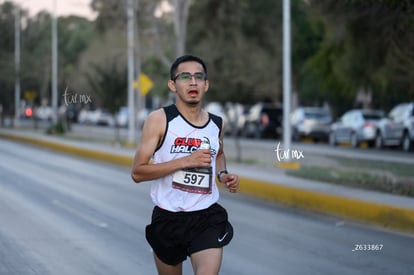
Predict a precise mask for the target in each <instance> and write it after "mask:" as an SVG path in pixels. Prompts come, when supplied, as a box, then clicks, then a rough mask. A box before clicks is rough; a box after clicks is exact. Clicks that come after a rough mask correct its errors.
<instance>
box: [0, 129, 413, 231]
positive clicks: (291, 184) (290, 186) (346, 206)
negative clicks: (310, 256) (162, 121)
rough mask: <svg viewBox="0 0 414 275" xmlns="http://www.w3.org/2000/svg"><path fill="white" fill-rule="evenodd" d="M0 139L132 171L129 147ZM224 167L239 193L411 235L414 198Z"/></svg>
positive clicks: (24, 133)
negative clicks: (237, 184)
mask: <svg viewBox="0 0 414 275" xmlns="http://www.w3.org/2000/svg"><path fill="white" fill-rule="evenodd" d="M0 138H4V139H9V140H15V141H18V142H24V143H29V144H32V145H36V146H41V147H46V148H50V149H53V150H57V151H61V152H64V153H68V154H73V155H77V156H81V157H87V158H91V159H97V160H101V161H105V162H110V163H114V164H118V165H122V166H127V167H131V165H132V160H133V156H134V153H135V149H134V148H126V147H121V146H119V145H118V146H116V145H111V144H106V143H99V142H91V141H88V140H85V141H76V140H71V139H67V138H64V137H59V136H48V135H45V134H43V132H39V131H38V132H36V131H28V130H14V129H4V128H0ZM226 152H227V151H226ZM258 153H259V154H260V152H258ZM227 166H228V170H230V171H232V172H234V173H236V174H238V175H239V177H240V181H241V183H240V189H239V192H240V193H243V194H247V195H251V196H255V197H258V198H263V199H267V200H271V201H275V202H278V203H282V204H285V205H289V206H292V207H297V208H303V209H307V210H311V211H317V212H321V213H326V214H330V215H335V216H338V217H343V218H346V219H351V220H355V221H359V222H364V223H369V224H375V225H377V226H382V227H386V228H390V229H393V230H399V231H404V232H408V233H410V234H414V199H413V198H409V197H403V196H398V195H391V194H385V193H380V192H375V191H367V190H361V189H355V188H348V187H343V186H339V185H335V184H328V183H321V182H315V181H311V180H306V179H300V178H295V177H291V176H288V175H286V173H285V171H284V170H283V169H279V168H276V167H259V166H255V165H243V164H236V163H228V165H227Z"/></svg>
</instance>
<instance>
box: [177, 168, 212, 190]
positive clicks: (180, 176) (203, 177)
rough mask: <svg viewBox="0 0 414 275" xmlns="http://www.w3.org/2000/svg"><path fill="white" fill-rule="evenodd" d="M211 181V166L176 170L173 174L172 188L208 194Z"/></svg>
mask: <svg viewBox="0 0 414 275" xmlns="http://www.w3.org/2000/svg"><path fill="white" fill-rule="evenodd" d="M211 182H212V168H211V167H197V168H187V169H183V170H178V171H177V172H175V173H174V174H173V183H172V185H173V188H176V189H180V190H182V191H186V192H189V193H198V194H210V193H211Z"/></svg>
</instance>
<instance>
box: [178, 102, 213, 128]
mask: <svg viewBox="0 0 414 275" xmlns="http://www.w3.org/2000/svg"><path fill="white" fill-rule="evenodd" d="M175 105H176V106H177V109H178V111H179V112H180V113H181V115H183V116H184V117H185V119H187V120H188V121H190V122H191V123H193V124H195V125H198V124H203V123H205V121H206V114H205V112H203V109H202V108H201V103H197V104H186V103H183V102H177V103H176V104H175Z"/></svg>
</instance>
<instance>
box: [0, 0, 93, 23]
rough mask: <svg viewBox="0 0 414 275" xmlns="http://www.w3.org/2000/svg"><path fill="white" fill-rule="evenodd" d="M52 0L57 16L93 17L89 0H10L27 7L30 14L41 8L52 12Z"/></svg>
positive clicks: (0, 0) (1, 0)
mask: <svg viewBox="0 0 414 275" xmlns="http://www.w3.org/2000/svg"><path fill="white" fill-rule="evenodd" d="M54 1H56V13H57V14H58V15H59V16H62V15H64V16H67V15H72V14H73V15H78V16H83V17H87V18H89V19H94V18H95V15H94V14H93V12H92V10H91V8H90V7H89V4H90V2H91V0H12V2H14V3H18V4H20V6H22V7H23V8H25V9H27V10H28V11H29V14H30V16H33V15H35V14H37V13H38V12H39V11H41V10H46V11H48V12H50V13H52V10H53V2H54ZM0 2H4V0H0Z"/></svg>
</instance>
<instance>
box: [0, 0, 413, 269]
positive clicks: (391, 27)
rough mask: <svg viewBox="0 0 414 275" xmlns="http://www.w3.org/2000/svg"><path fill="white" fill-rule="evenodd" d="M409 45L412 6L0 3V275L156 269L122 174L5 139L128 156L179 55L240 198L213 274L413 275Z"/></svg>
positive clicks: (139, 207) (143, 195)
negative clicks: (196, 80)
mask: <svg viewBox="0 0 414 275" xmlns="http://www.w3.org/2000/svg"><path fill="white" fill-rule="evenodd" d="M282 2H283V3H282ZM286 2H289V5H290V9H291V13H290V15H291V16H290V20H289V23H290V42H291V44H290V50H291V54H290V55H289V56H288V58H289V60H290V61H291V70H290V73H291V75H290V76H291V77H290V79H291V83H290V84H291V85H290V87H289V89H286V87H285V85H284V84H286V82H287V81H285V83H283V82H284V81H283V78H284V73H285V72H286V70H285V69H284V64H286V63H285V61H286V60H285V58H286V55H285V54H286V50H285V48H284V44H283V42H284V39H283V37H284V35H283V34H284V31H283V30H284V26H285V25H284V22H285V23H286V21H284V20H283V19H284V16H283V15H284V14H286V13H284V12H283V5H282V4H284V3H286ZM413 46H414V3H413V1H412V0H399V1H396V0H342V1H330V0H290V1H288V0H284V1H272V0H209V1H194V0H14V1H10V0H0V145H1V146H0V151H1V153H0V163H1V165H0V175H1V181H0V186H1V188H0V189H1V190H2V192H0V197H1V199H0V209H1V210H2V211H0V220H1V221H4V222H2V226H1V227H0V255H1V256H0V274H11V275H14V274H18V275H21V274H62V275H65V274H68V275H72V274H88V275H89V274H137V270H138V271H142V274H154V273H155V271H154V266H153V263H152V255H151V253H150V250H149V248H148V249H146V248H147V243H146V241H145V238H144V232H143V230H144V228H145V224H147V221H148V219H149V216H150V211H151V207H152V204H151V202H150V198H149V196H148V193H149V186H150V185H146V184H143V185H138V187H137V186H136V185H133V184H129V183H130V182H131V178H130V175H129V173H130V166H129V163H128V165H127V166H128V167H122V168H120V167H117V166H111V165H109V164H104V163H102V162H101V161H98V162H96V161H94V160H86V159H85V160H84V159H81V158H78V157H73V156H68V155H65V154H62V153H61V152H54V151H49V150H44V149H40V148H35V147H32V146H27V144H20V143H16V142H15V141H19V140H20V141H22V140H23V141H26V142H29V143H30V141H27V140H30V138H33V140H41V141H45V142H40V144H44V143H47V141H50V143H51V144H52V145H51V146H53V144H55V142H57V143H58V144H63V145H62V146H64V148H67V147H66V146H67V145H68V144H69V145H71V146H73V147H70V148H72V149H66V151H68V150H69V151H71V150H72V151H74V152H84V151H85V152H87V150H89V149H91V148H92V149H96V150H97V151H98V152H107V153H108V152H109V153H110V154H114V155H118V154H122V156H128V157H130V156H133V154H134V150H135V145H136V142H138V141H139V138H140V129H141V127H142V125H143V123H144V121H145V119H146V117H147V115H148V114H149V113H150V112H151V111H152V110H154V109H156V108H159V107H161V106H164V105H167V104H170V103H172V102H174V97H173V94H172V93H171V92H170V91H169V90H168V87H167V81H168V79H169V69H170V66H171V63H172V62H173V61H174V60H175V58H176V57H177V56H180V55H183V54H186V53H191V54H194V55H198V56H200V57H202V59H204V61H205V62H206V63H207V67H208V77H209V80H210V90H209V92H208V93H207V95H206V100H205V106H204V107H205V109H206V110H207V111H209V112H211V113H214V114H217V115H220V116H222V117H223V119H224V120H225V123H226V128H225V135H226V137H225V144H226V145H225V147H226V149H225V150H226V158H227V161H228V165H229V166H228V167H229V170H230V171H234V172H235V173H236V174H239V175H240V176H241V177H242V178H243V181H244V182H243V184H241V189H243V188H246V189H244V190H240V191H241V192H240V194H237V195H234V196H233V195H228V194H226V193H224V192H221V193H222V195H221V200H222V202H223V203H224V204H225V205H226V206H227V207H228V209H230V211H229V212H230V213H231V218H232V222H234V225H235V228H237V234H238V235H237V236H238V237H237V238H235V239H234V241H233V243H232V246H229V248H228V249H227V248H226V249H227V250H226V257H228V258H227V259H228V260H225V261H224V262H223V268H222V271H223V272H222V274H239V275H242V274H247V275H251V274H271V275H274V274H275V272H278V271H280V272H279V273H278V274H384V275H388V274H414V267H413V265H412V254H413V253H412V252H413V251H412V249H413V247H414V239H413V238H412V236H413V235H412V232H413V228H414V227H413V224H414V223H413V221H414V214H413V213H414V212H413V211H414V210H413V209H414V171H413V169H412V168H413V167H414V166H413V165H414V158H413V152H412V151H413V148H414V52H413V48H414V47H413ZM286 95H288V97H289V100H287V97H286ZM282 138H283V145H282V147H283V148H282V149H281V151H280V152H279V151H277V149H279V146H280V141H281V140H282ZM290 139H291V140H292V141H293V142H292V146H289V143H290ZM286 141H288V142H286ZM34 143H35V144H37V143H38V141H34ZM131 145H132V146H131ZM369 147H372V148H369ZM74 148H75V149H74ZM276 148H277V149H276ZM275 149H276V150H275ZM289 149H292V152H301V153H303V154H300V155H296V156H297V157H298V159H295V160H297V161H298V163H299V165H298V166H296V168H295V169H286V167H281V165H280V164H281V162H280V161H278V158H279V154H278V153H285V152H287V153H288V154H289ZM66 151H65V152H66ZM88 154H91V155H94V153H88ZM111 156H112V155H111ZM299 156H301V158H299ZM108 158H110V159H111V160H112V159H116V158H115V157H108ZM249 179H252V180H249ZM261 181H263V182H266V183H268V185H265V187H266V189H264V188H265V187H263V185H261V184H260V182H261ZM249 182H251V185H250V186H251V189H248V188H247V187H248V186H249ZM246 186H247V187H246ZM269 186H271V187H273V188H276V187H277V188H278V189H268V188H270V187H269ZM279 186H283V187H288V190H290V189H289V188H292V190H293V191H289V192H288V191H281V190H285V189H284V188H282V189H280V187H279ZM262 188H263V190H264V191H263V190H262ZM268 190H276V191H274V193H271V192H268ZM301 190H305V192H301ZM307 191H311V192H307ZM246 194H248V195H251V196H246ZM272 194H276V195H274V196H275V197H274V198H271V199H270V202H273V201H272V200H274V201H276V202H278V203H277V204H271V203H269V197H268V196H270V195H272ZM321 195H323V196H322V199H320V198H321ZM272 196H273V195H272ZM298 196H299V197H298ZM330 196H331V198H330V199H326V197H330ZM338 198H339V199H338ZM344 198H345V200H344ZM361 202H362V204H361ZM365 202H367V203H365ZM312 203H313V204H312ZM286 205H288V207H285V206H286ZM373 205H374V206H375V205H377V206H375V207H374V206H373ZM378 205H379V206H381V207H382V206H384V207H385V206H387V207H388V208H381V207H378ZM299 209H305V210H309V211H300V210H299ZM372 209H380V210H378V211H377V210H375V211H376V212H375V211H374V210H372ZM3 210H4V211H3ZM370 211H371V212H370ZM317 213H322V215H319V214H317ZM344 213H345V214H344ZM361 213H369V214H370V215H371V214H372V215H371V216H374V217H373V218H372V217H371V216H370V218H367V221H366V223H368V224H371V222H373V223H374V224H379V226H380V228H379V229H377V228H376V227H368V226H362V225H361V224H359V222H362V223H363V224H364V225H365V224H366V223H365V221H363V219H361V216H360V214H361ZM373 213H374V214H373ZM326 214H328V215H326ZM373 220H374V221H373ZM264 221H265V222H264ZM399 229H401V230H403V231H404V232H405V230H407V231H408V232H410V234H400V233H401V232H399V231H398V230H399ZM137 232H139V234H140V235H139V236H140V237H137ZM141 233H142V234H141ZM39 236H40V237H39ZM45 240H47V241H46V242H45ZM142 247H144V248H145V249H141V248H142ZM382 247H384V249H382ZM137 248H140V249H137ZM368 249H371V250H375V251H363V250H368ZM357 250H359V251H357ZM2 252H4V253H2ZM6 252H7V253H6ZM361 253H365V254H361ZM258 255H260V257H259V256H258ZM361 255H363V256H361ZM275 259H278V261H275ZM298 260H299V261H298ZM68 263H70V264H68ZM234 263H237V264H236V265H234ZM396 263H397V264H396ZM275 266H277V267H275ZM185 268H186V270H187V271H189V270H191V266H190V265H189V263H188V261H187V265H186V267H185ZM47 270H49V272H48V271H47ZM2 271H3V272H2ZM189 272H190V271H189Z"/></svg>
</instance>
